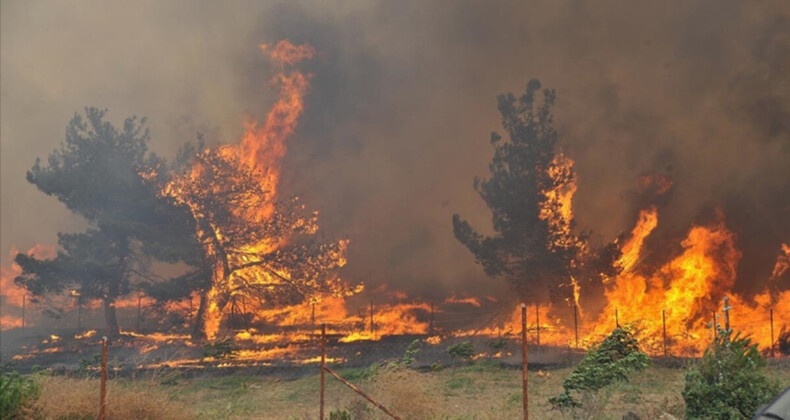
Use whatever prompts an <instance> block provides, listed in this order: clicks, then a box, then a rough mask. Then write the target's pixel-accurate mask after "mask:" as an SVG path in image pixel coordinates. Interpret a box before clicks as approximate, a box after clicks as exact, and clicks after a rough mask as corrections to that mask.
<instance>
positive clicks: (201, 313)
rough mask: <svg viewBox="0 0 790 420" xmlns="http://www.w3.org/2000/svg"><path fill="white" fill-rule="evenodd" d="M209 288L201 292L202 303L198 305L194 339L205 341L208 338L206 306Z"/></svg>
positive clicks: (193, 327)
mask: <svg viewBox="0 0 790 420" xmlns="http://www.w3.org/2000/svg"><path fill="white" fill-rule="evenodd" d="M208 291H209V289H206V290H202V291H201V292H200V305H198V311H197V315H196V316H195V323H194V325H192V339H193V340H195V341H203V340H205V339H206V307H207V306H208Z"/></svg>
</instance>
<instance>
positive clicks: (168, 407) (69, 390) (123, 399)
mask: <svg viewBox="0 0 790 420" xmlns="http://www.w3.org/2000/svg"><path fill="white" fill-rule="evenodd" d="M37 381H38V383H39V384H40V385H41V397H40V398H39V400H38V401H37V402H36V404H35V405H34V407H33V410H34V412H35V413H36V416H35V417H36V418H41V419H52V420H82V419H85V420H88V419H91V420H92V419H94V418H96V416H97V415H98V404H99V380H97V379H74V378H66V377H58V376H41V377H39V378H37ZM163 391H164V390H163V389H156V388H154V387H147V386H142V384H130V383H128V382H117V381H110V382H109V383H108V386H107V418H109V419H139V420H164V419H167V420H181V419H190V418H194V416H193V415H191V413H188V410H187V409H186V407H185V406H184V405H182V404H180V403H178V402H175V401H172V400H170V399H169V398H167V394H166V393H165V392H163Z"/></svg>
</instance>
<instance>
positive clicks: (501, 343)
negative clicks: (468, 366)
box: [488, 338, 507, 359]
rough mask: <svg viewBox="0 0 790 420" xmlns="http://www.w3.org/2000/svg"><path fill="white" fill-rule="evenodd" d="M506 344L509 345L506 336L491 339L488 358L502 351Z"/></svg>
mask: <svg viewBox="0 0 790 420" xmlns="http://www.w3.org/2000/svg"><path fill="white" fill-rule="evenodd" d="M505 346H507V340H505V339H504V338H498V339H496V340H491V341H489V342H488V349H489V352H488V358H489V359H490V358H491V357H493V355H495V354H497V353H499V352H500V351H502V349H504V348H505Z"/></svg>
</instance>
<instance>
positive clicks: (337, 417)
mask: <svg viewBox="0 0 790 420" xmlns="http://www.w3.org/2000/svg"><path fill="white" fill-rule="evenodd" d="M329 420H351V414H349V413H348V411H346V410H334V411H332V412H331V413H329Z"/></svg>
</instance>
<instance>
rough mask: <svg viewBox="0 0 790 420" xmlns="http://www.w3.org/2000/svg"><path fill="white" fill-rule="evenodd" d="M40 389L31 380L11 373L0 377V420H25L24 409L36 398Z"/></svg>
mask: <svg viewBox="0 0 790 420" xmlns="http://www.w3.org/2000/svg"><path fill="white" fill-rule="evenodd" d="M39 392H40V389H39V387H38V385H36V383H35V382H33V380H32V379H30V378H27V377H23V376H20V375H19V374H18V373H16V372H13V373H10V374H3V375H0V419H22V418H25V409H26V408H27V407H28V406H29V405H30V404H31V403H32V402H33V401H35V400H36V398H38V395H39Z"/></svg>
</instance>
